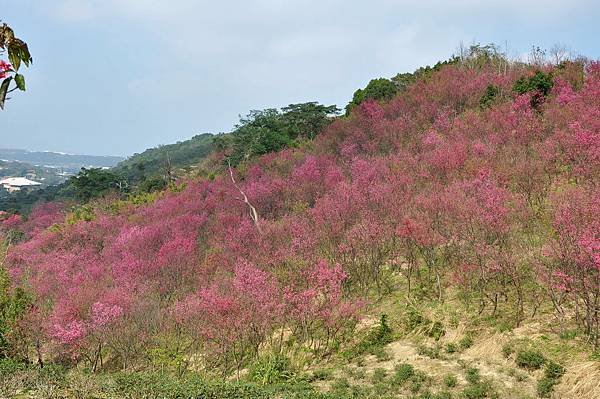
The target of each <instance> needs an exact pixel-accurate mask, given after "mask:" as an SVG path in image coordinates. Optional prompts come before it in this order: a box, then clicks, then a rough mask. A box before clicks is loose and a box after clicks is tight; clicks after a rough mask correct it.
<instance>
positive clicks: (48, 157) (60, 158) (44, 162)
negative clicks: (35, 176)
mask: <svg viewBox="0 0 600 399" xmlns="http://www.w3.org/2000/svg"><path fill="white" fill-rule="evenodd" d="M124 159H125V158H124V157H119V156H103V155H79V154H65V153H61V152H52V151H28V150H22V149H9V148H0V160H4V161H19V162H25V163H29V164H32V165H36V166H48V167H54V168H62V169H64V170H65V171H66V172H72V173H75V172H77V171H79V169H81V168H82V167H97V168H110V167H113V166H115V165H116V164H118V163H119V162H121V161H123V160H124Z"/></svg>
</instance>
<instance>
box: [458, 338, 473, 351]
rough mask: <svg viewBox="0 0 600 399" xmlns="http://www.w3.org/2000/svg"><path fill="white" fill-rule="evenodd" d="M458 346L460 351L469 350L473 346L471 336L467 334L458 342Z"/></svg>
mask: <svg viewBox="0 0 600 399" xmlns="http://www.w3.org/2000/svg"><path fill="white" fill-rule="evenodd" d="M458 345H459V346H460V349H463V350H464V349H469V348H470V347H471V346H473V338H471V335H470V334H467V335H465V336H464V337H462V338H461V340H460V341H458Z"/></svg>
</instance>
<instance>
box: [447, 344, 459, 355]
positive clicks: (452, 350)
mask: <svg viewBox="0 0 600 399" xmlns="http://www.w3.org/2000/svg"><path fill="white" fill-rule="evenodd" d="M457 351H458V347H457V346H456V344H455V343H453V342H449V343H448V344H446V353H455V352H457Z"/></svg>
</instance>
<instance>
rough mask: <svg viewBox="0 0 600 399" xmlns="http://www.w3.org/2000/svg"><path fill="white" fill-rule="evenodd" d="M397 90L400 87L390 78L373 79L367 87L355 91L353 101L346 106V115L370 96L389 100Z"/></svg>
mask: <svg viewBox="0 0 600 399" xmlns="http://www.w3.org/2000/svg"><path fill="white" fill-rule="evenodd" d="M397 92H398V87H397V86H396V84H394V82H392V81H391V80H390V79H386V78H378V79H373V80H371V81H370V82H369V84H368V85H367V87H365V88H364V89H358V90H356V91H355V92H354V96H352V101H350V103H349V104H348V105H347V106H346V115H348V114H349V113H350V111H352V109H353V108H354V107H356V106H357V105H359V104H360V103H362V102H363V101H365V100H366V99H368V98H370V99H374V100H378V101H388V100H391V99H392V98H393V97H394V95H396V93H397Z"/></svg>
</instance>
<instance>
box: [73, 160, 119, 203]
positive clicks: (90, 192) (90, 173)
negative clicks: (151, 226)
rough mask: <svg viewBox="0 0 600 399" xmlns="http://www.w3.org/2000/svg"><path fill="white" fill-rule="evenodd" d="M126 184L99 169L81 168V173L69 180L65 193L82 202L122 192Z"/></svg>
mask: <svg viewBox="0 0 600 399" xmlns="http://www.w3.org/2000/svg"><path fill="white" fill-rule="evenodd" d="M126 188H127V184H126V182H125V181H124V180H123V179H122V178H121V176H119V175H118V174H116V173H114V172H112V171H110V170H105V169H101V168H90V169H86V168H81V171H80V172H79V173H78V174H77V175H76V176H72V177H70V178H69V180H68V181H67V184H66V187H65V189H64V190H65V191H71V192H72V193H73V195H74V196H75V197H76V198H77V199H80V200H82V201H89V200H91V199H92V198H97V197H100V196H101V195H103V194H106V193H107V192H109V191H124V190H125V189H126Z"/></svg>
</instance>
